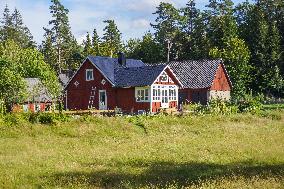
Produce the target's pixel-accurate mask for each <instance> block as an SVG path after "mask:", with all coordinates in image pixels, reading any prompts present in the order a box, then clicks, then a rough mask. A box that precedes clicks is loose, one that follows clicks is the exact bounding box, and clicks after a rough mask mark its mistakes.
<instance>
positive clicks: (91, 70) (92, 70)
mask: <svg viewBox="0 0 284 189" xmlns="http://www.w3.org/2000/svg"><path fill="white" fill-rule="evenodd" d="M88 72H92V78H90V79H88ZM85 78H86V81H94V79H95V78H94V69H86V70H85Z"/></svg>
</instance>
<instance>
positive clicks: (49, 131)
mask: <svg viewBox="0 0 284 189" xmlns="http://www.w3.org/2000/svg"><path fill="white" fill-rule="evenodd" d="M183 187H184V188H201V187H202V188H284V111H280V110H278V111H271V112H268V113H266V114H262V116H260V115H258V116H256V115H255V116H254V115H250V114H244V115H241V114H237V115H230V116H212V115H205V116H197V117H194V116H191V117H189V116H188V117H171V116H168V117H167V116H156V117H140V118H126V117H117V118H105V117H93V118H92V117H83V118H80V119H77V120H71V121H69V122H67V123H58V124H57V125H52V126H51V125H37V124H30V123H26V122H24V121H23V122H20V123H18V124H17V125H15V126H5V123H4V122H3V121H2V122H1V119H0V188H183Z"/></svg>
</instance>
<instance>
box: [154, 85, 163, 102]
mask: <svg viewBox="0 0 284 189" xmlns="http://www.w3.org/2000/svg"><path fill="white" fill-rule="evenodd" d="M160 96H161V89H160V86H153V101H159V100H160V99H161V98H160Z"/></svg>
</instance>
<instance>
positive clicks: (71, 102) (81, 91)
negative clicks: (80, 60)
mask: <svg viewBox="0 0 284 189" xmlns="http://www.w3.org/2000/svg"><path fill="white" fill-rule="evenodd" d="M86 69H93V70H94V80H92V81H86ZM103 79H104V80H105V81H106V83H105V84H104V85H103V84H102V83H101V82H102V80H103ZM76 81H77V82H79V85H78V86H77V87H76V86H75V84H74V83H75V82H76ZM92 88H95V90H94V92H95V95H94V96H95V99H94V104H93V106H94V107H95V108H96V109H99V90H106V93H107V106H108V108H109V109H114V107H115V100H114V99H115V98H114V97H115V95H114V89H113V88H112V85H111V83H110V82H109V81H108V80H107V79H106V78H104V76H103V75H102V74H101V72H100V71H99V70H97V69H96V67H95V66H94V65H93V64H92V63H91V62H90V61H89V60H87V62H85V63H84V64H83V66H82V67H81V68H80V69H79V70H78V72H77V74H76V75H75V77H74V78H73V79H72V80H71V81H70V83H69V85H68V86H67V88H66V90H67V109H69V110H87V109H88V105H89V100H90V96H91V92H92ZM65 101H66V99H65V100H64V103H66V102H65ZM65 106H66V104H65Z"/></svg>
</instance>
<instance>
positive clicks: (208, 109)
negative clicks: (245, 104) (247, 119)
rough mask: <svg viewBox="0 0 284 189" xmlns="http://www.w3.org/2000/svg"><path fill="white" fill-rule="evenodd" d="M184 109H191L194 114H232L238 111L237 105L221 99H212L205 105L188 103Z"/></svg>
mask: <svg viewBox="0 0 284 189" xmlns="http://www.w3.org/2000/svg"><path fill="white" fill-rule="evenodd" d="M185 109H186V110H189V111H192V112H193V113H194V114H197V115H202V114H222V115H227V114H232V113H237V112H238V107H237V106H235V105H233V104H231V103H230V102H226V101H223V100H220V99H218V100H212V101H210V102H209V103H208V104H207V105H201V104H194V103H192V104H188V105H186V106H185Z"/></svg>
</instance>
